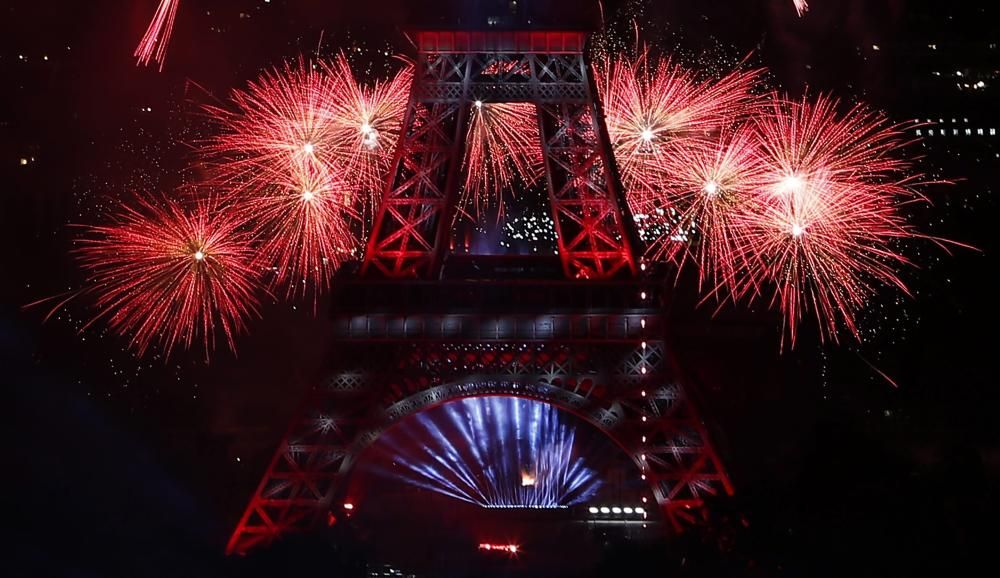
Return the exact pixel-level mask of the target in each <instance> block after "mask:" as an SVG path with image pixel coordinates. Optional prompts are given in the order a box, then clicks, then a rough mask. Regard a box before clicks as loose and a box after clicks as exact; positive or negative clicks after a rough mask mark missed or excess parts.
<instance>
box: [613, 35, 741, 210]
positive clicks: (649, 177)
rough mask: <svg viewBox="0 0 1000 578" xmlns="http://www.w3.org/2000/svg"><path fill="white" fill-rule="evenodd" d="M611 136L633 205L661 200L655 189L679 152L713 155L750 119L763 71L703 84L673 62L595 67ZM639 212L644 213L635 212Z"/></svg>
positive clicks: (642, 59)
mask: <svg viewBox="0 0 1000 578" xmlns="http://www.w3.org/2000/svg"><path fill="white" fill-rule="evenodd" d="M594 74H595V77H596V79H597V85H598V92H599V94H600V96H601V99H602V102H603V104H604V113H605V120H606V123H607V127H608V133H609V136H610V138H611V143H612V146H613V148H614V151H615V158H616V160H617V161H618V166H619V169H620V170H621V175H622V180H623V184H624V185H625V188H626V190H627V192H628V198H629V202H630V204H632V205H633V206H634V207H635V205H637V204H639V205H641V204H642V196H643V195H646V194H653V195H658V194H659V192H658V191H656V190H655V185H656V184H657V183H660V182H663V181H664V180H665V179H666V178H668V177H669V174H668V173H667V172H666V170H667V169H668V168H669V167H670V165H671V162H670V161H671V158H672V157H673V156H674V155H676V154H678V153H679V152H685V151H690V150H691V149H696V148H711V146H712V137H713V135H715V134H717V133H718V132H719V131H720V130H721V129H723V128H725V127H727V126H730V125H732V124H734V123H737V122H739V121H741V120H743V119H745V118H747V117H748V116H749V115H750V114H751V113H752V112H753V109H754V106H755V105H756V104H755V103H756V100H755V99H754V98H752V96H751V91H752V90H753V89H754V87H755V85H756V83H757V81H758V80H759V78H760V76H761V72H760V71H759V70H737V71H734V72H731V73H730V74H728V75H726V76H725V77H723V78H722V79H719V80H717V81H704V80H700V79H698V78H697V77H696V75H695V74H694V73H693V72H691V71H689V70H687V69H685V68H683V67H681V66H679V65H677V64H675V63H673V62H671V61H670V60H669V59H665V58H660V57H654V56H652V55H650V54H649V53H648V52H643V53H642V54H640V55H639V56H638V57H636V58H634V59H630V58H628V57H627V56H626V55H624V54H622V55H619V56H618V57H616V58H606V59H604V60H603V61H601V62H599V63H598V65H597V66H596V67H595V72H594ZM635 212H639V211H635Z"/></svg>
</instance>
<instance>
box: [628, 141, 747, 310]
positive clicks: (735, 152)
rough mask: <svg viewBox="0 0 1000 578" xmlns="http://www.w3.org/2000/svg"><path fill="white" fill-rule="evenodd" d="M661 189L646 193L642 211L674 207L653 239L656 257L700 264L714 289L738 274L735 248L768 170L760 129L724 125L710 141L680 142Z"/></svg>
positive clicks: (701, 273)
mask: <svg viewBox="0 0 1000 578" xmlns="http://www.w3.org/2000/svg"><path fill="white" fill-rule="evenodd" d="M664 168H665V174H666V180H665V181H664V183H663V184H662V186H661V187H658V188H657V191H660V192H661V194H649V195H645V196H643V197H641V201H642V206H640V207H639V209H640V210H641V211H642V213H640V214H646V215H655V214H658V213H663V212H667V211H676V212H674V213H671V216H670V221H671V224H672V226H669V227H665V228H661V229H660V230H659V233H660V234H659V236H657V237H656V238H654V239H651V242H650V254H651V256H652V257H653V258H654V259H664V258H665V259H670V260H676V261H678V263H679V264H680V265H681V266H683V264H684V263H685V262H686V261H689V260H690V261H691V262H693V263H694V264H695V265H696V266H697V267H698V279H699V286H702V285H704V284H705V283H708V284H709V285H710V286H711V287H712V290H713V291H716V290H718V289H721V288H723V287H724V286H725V285H728V284H730V283H731V282H732V280H733V279H734V278H735V276H736V261H737V260H736V258H735V255H734V253H735V250H736V247H737V246H738V245H739V242H740V237H742V236H743V235H744V231H743V226H744V224H745V222H746V221H745V219H744V218H743V216H742V215H743V213H744V212H745V211H746V210H747V206H748V203H750V202H751V201H752V200H753V198H754V196H755V195H756V194H757V193H758V191H759V188H760V186H761V182H762V180H763V177H764V175H765V166H764V164H763V159H762V157H761V154H760V145H759V142H758V140H757V137H756V134H754V132H753V131H752V130H750V129H747V128H740V129H736V130H724V131H723V132H722V134H720V135H719V137H717V138H716V139H714V140H713V141H712V142H711V143H710V144H707V145H706V146H697V147H690V148H679V149H677V150H676V151H675V152H674V154H673V155H671V157H670V158H669V159H667V164H666V165H665V167H664Z"/></svg>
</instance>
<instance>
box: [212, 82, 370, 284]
mask: <svg viewBox="0 0 1000 578" xmlns="http://www.w3.org/2000/svg"><path fill="white" fill-rule="evenodd" d="M233 102H234V103H235V105H236V106H235V110H228V109H223V108H217V107H209V108H208V109H207V110H208V112H209V113H210V115H211V117H212V118H213V120H214V121H215V123H216V124H217V125H218V132H217V134H216V136H214V137H212V138H211V139H210V140H209V141H208V142H207V143H205V144H204V146H203V147H202V151H203V153H204V154H205V156H206V157H207V158H208V159H209V160H210V161H211V162H212V163H213V165H214V167H215V169H214V170H215V184H216V186H217V187H219V188H221V189H222V190H224V191H227V199H228V202H229V203H230V204H231V206H232V208H233V210H235V211H237V212H239V213H240V214H243V215H244V216H245V220H246V221H248V222H249V223H250V224H251V225H253V226H254V227H255V228H256V231H257V235H258V239H259V241H260V243H261V251H260V260H259V263H260V265H261V266H262V267H265V268H269V269H272V270H274V271H275V273H276V274H275V276H274V285H275V286H276V287H277V288H283V289H284V290H285V292H286V293H287V294H288V296H296V295H299V296H304V295H305V294H306V293H309V292H313V296H314V299H315V298H317V297H318V295H319V293H321V292H323V291H324V290H326V289H327V288H328V287H329V282H330V278H331V277H332V275H333V273H334V272H335V270H336V268H337V267H338V266H339V265H340V264H341V263H342V262H343V261H344V259H345V258H346V257H347V256H348V255H349V254H350V253H351V252H352V251H353V250H354V248H355V246H356V245H357V239H356V238H355V236H354V235H353V233H352V231H351V228H350V223H351V219H352V218H353V217H354V216H355V215H356V211H355V210H354V206H355V204H356V203H358V202H359V200H358V197H359V195H358V194H356V193H355V190H354V189H353V188H352V186H351V185H350V184H349V183H347V182H346V180H345V177H344V175H345V173H344V170H345V165H347V164H348V163H345V162H344V156H343V151H344V143H343V140H344V136H343V135H344V127H343V121H342V118H343V117H342V115H340V114H339V113H338V110H339V109H338V107H342V105H341V104H339V103H342V102H343V88H342V86H341V85H340V84H339V83H338V82H337V79H335V78H333V77H332V76H331V75H329V74H327V73H326V72H325V71H322V70H316V69H314V68H313V67H312V66H310V65H308V64H306V63H304V62H299V64H298V65H297V66H286V67H285V68H283V69H277V70H272V71H269V72H267V73H265V74H264V75H262V76H261V78H260V79H259V80H258V81H257V82H255V83H252V84H251V85H250V87H249V88H248V89H247V90H246V91H237V92H235V93H234V95H233ZM351 138H352V139H353V138H354V137H353V136H352V137H351ZM355 168H356V167H355Z"/></svg>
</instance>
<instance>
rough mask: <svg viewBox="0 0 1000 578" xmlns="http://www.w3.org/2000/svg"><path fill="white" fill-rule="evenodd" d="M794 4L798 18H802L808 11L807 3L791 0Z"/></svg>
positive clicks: (802, 0)
mask: <svg viewBox="0 0 1000 578" xmlns="http://www.w3.org/2000/svg"><path fill="white" fill-rule="evenodd" d="M792 2H793V3H794V4H795V11H796V12H798V13H799V16H800V17H801V16H803V15H804V14H805V13H806V12H808V11H809V2H807V1H806V0H792Z"/></svg>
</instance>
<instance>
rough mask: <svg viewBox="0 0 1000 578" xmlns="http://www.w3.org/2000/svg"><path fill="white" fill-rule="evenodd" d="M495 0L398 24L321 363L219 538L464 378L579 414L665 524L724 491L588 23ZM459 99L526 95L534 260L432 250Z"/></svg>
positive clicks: (455, 176)
mask: <svg viewBox="0 0 1000 578" xmlns="http://www.w3.org/2000/svg"><path fill="white" fill-rule="evenodd" d="M503 4H506V5H509V6H510V8H511V11H510V13H508V14H506V16H511V15H513V16H518V13H517V10H522V13H521V14H520V16H519V17H518V18H514V20H518V21H519V23H520V24H521V25H523V28H521V29H517V28H511V27H510V22H508V21H507V20H503V19H501V18H497V19H496V20H491V21H489V22H488V23H487V24H488V26H489V27H488V28H486V29H479V30H442V29H423V30H417V31H414V32H412V33H410V34H411V38H412V39H413V41H414V43H415V45H416V52H417V54H416V59H415V63H416V68H415V76H414V81H413V86H412V90H411V94H410V100H409V105H408V108H407V111H406V116H405V120H404V125H403V131H402V134H401V137H400V140H399V143H398V145H397V149H396V151H395V154H394V161H393V164H392V170H391V171H390V174H389V177H388V179H387V181H386V185H385V189H384V192H383V198H382V203H381V206H380V208H379V211H378V214H377V216H376V218H375V221H374V225H373V230H372V234H371V236H370V238H369V241H368V245H367V250H366V252H365V255H364V259H363V261H362V262H361V264H360V267H358V268H357V270H356V271H354V272H345V274H343V275H340V276H339V277H338V279H337V281H336V283H335V288H334V291H333V295H332V309H333V312H332V331H333V333H334V342H335V343H334V348H333V351H332V353H331V355H330V358H329V365H328V368H329V370H328V373H327V374H326V375H327V376H328V377H327V378H326V379H324V380H323V381H322V382H321V383H317V384H316V385H315V387H313V388H312V390H311V392H310V394H309V396H308V399H307V400H306V401H305V403H304V405H303V410H302V412H301V413H300V415H299V416H298V417H297V418H296V419H295V420H294V421H293V423H292V424H291V425H290V427H289V429H288V431H287V433H286V435H285V436H284V439H283V440H282V441H281V443H280V445H279V446H278V448H277V451H276V452H275V454H274V457H273V458H272V460H271V462H270V465H269V466H268V468H267V470H266V471H265V472H264V475H263V478H262V480H261V481H260V484H259V485H258V487H257V489H256V491H255V492H254V494H253V496H252V497H251V498H250V502H249V504H248V505H247V508H246V510H245V512H244V514H243V515H242V517H241V519H240V521H239V524H238V525H237V527H236V529H235V531H234V532H233V534H232V538H231V539H230V541H229V545H228V548H227V552H228V553H240V554H242V553H245V552H247V551H249V550H251V549H253V548H255V547H258V546H261V545H265V544H267V543H270V542H272V541H274V540H275V539H277V538H280V537H282V536H284V535H287V534H290V533H293V532H303V531H308V530H310V529H312V528H316V527H317V526H320V525H323V524H325V523H327V520H328V519H329V516H330V515H331V512H332V511H334V509H335V505H336V504H343V503H345V502H349V501H350V496H348V495H346V493H347V492H348V491H349V490H348V484H347V483H346V482H347V479H348V477H349V476H350V475H351V471H352V467H353V466H354V465H355V463H356V461H357V458H358V456H359V454H360V453H361V452H362V451H363V450H364V449H365V448H366V447H367V446H369V445H370V444H371V443H373V442H374V441H375V440H376V439H377V438H378V437H379V435H380V433H381V432H382V431H384V430H385V429H386V428H387V427H389V426H391V425H392V424H394V423H396V422H398V421H400V420H402V419H405V418H406V417H407V416H410V415H414V414H416V413H419V412H421V411H423V410H425V409H428V408H430V407H433V406H437V405H439V404H443V403H447V402H449V401H453V400H457V399H461V398H465V397H470V396H483V395H501V396H517V397H523V398H530V399H535V400H539V401H542V402H545V403H548V404H551V405H553V406H555V407H557V408H560V409H562V410H565V411H568V412H571V413H573V414H575V415H577V416H579V417H581V418H583V419H584V420H586V421H588V422H589V423H591V424H593V425H594V426H596V427H597V428H599V429H600V430H601V431H602V432H604V433H605V434H606V435H607V436H609V437H610V438H611V439H612V440H613V441H614V442H615V443H616V444H617V445H618V446H619V447H621V448H622V449H623V450H624V451H625V452H626V453H627V454H628V455H629V456H630V457H631V459H632V461H633V462H634V463H635V466H636V468H637V469H638V471H639V472H640V474H641V476H642V479H643V480H645V482H646V483H647V484H648V496H649V498H650V499H652V500H654V501H655V503H656V504H658V506H659V508H660V510H661V512H662V514H663V517H664V518H665V520H667V521H668V523H669V524H670V525H671V526H672V527H673V528H675V529H677V530H682V529H683V528H684V527H685V526H686V525H689V524H691V523H694V522H696V521H697V520H698V519H699V518H700V517H701V516H702V515H703V513H704V512H702V511H701V510H702V509H703V508H704V507H705V500H706V498H708V497H710V496H715V495H721V494H732V492H733V489H732V486H731V484H730V482H729V479H728V477H727V475H726V473H725V470H724V469H723V466H722V464H721V462H720V460H719V458H718V456H717V455H716V453H715V451H714V449H713V447H712V444H711V442H710V440H709V436H708V433H707V431H706V428H705V426H704V424H703V422H702V421H701V419H700V418H699V416H698V414H697V412H696V409H695V407H694V404H693V403H692V402H691V400H690V398H689V397H688V395H687V394H686V392H685V387H688V388H690V386H691V384H690V383H689V382H688V381H687V380H686V379H685V376H684V373H682V365H681V364H679V363H678V362H677V360H676V359H674V358H673V356H672V355H671V351H670V350H669V348H668V340H667V337H668V334H669V329H670V328H669V327H668V323H667V317H666V314H665V312H664V304H665V302H666V296H665V294H664V293H665V285H664V283H663V281H662V279H660V280H657V279H655V278H652V277H650V276H649V275H647V272H646V271H645V266H644V265H643V264H642V262H641V260H640V259H639V258H638V257H637V247H639V240H638V236H637V234H636V232H635V229H634V222H633V220H632V217H631V215H630V213H629V209H628V205H627V204H626V203H625V202H624V195H623V190H622V186H621V184H620V179H619V177H618V173H617V169H616V167H615V159H614V156H613V153H612V148H611V142H610V140H609V138H608V131H607V128H606V126H605V123H604V120H603V115H602V111H601V107H600V103H599V101H598V98H597V93H596V90H595V86H594V83H593V76H592V74H591V69H590V67H589V64H588V62H587V59H586V57H585V47H586V44H587V41H588V33H587V32H585V31H580V30H565V29H563V30H559V29H539V28H537V27H528V26H527V23H526V20H527V19H528V18H530V15H525V13H524V12H523V11H524V10H525V9H524V8H523V7H519V6H518V3H517V2H510V3H507V2H505V3H503ZM477 101H479V102H482V103H500V102H517V103H530V104H532V105H534V107H535V108H536V110H537V117H538V127H539V134H540V138H541V142H540V146H541V149H542V152H543V157H544V166H545V182H546V185H547V191H548V204H549V207H550V209H551V217H552V220H553V221H554V228H555V232H556V235H557V238H558V241H557V243H558V261H557V262H555V264H554V266H553V267H552V268H550V269H548V270H546V269H545V268H544V267H542V268H538V267H536V266H535V264H534V263H535V260H525V259H523V258H517V257H506V258H493V259H486V260H482V262H480V263H477V264H476V265H477V266H476V267H471V268H466V269H462V267H460V266H458V265H455V263H457V262H459V261H460V260H458V259H451V261H449V247H450V246H451V244H450V236H451V234H452V230H453V229H452V223H453V219H454V217H455V214H456V210H457V204H458V192H459V188H460V185H461V182H462V180H463V179H462V178H461V174H460V173H461V165H462V157H463V153H464V150H465V136H466V132H467V131H466V127H467V121H468V118H469V115H470V111H471V107H472V106H475V104H474V103H476V102H477ZM452 257H454V256H452ZM554 259H555V258H554ZM470 271H474V272H475V274H471V273H470ZM338 512H339V510H338Z"/></svg>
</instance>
